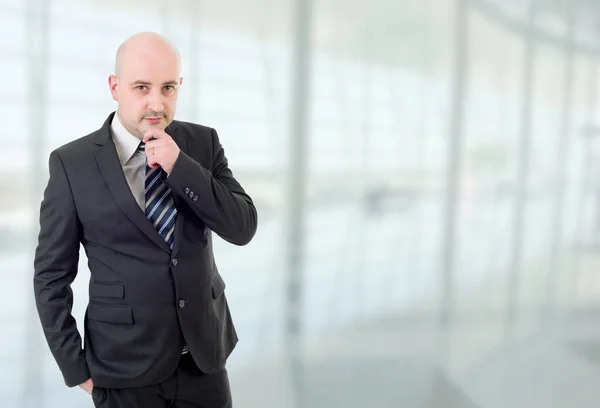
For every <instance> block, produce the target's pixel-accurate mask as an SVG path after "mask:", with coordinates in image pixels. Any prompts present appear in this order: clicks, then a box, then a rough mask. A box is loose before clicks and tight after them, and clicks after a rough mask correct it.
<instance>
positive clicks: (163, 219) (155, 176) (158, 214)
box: [138, 142, 177, 249]
mask: <svg viewBox="0 0 600 408" xmlns="http://www.w3.org/2000/svg"><path fill="white" fill-rule="evenodd" d="M145 147H146V144H145V143H144V142H142V143H140V146H139V147H138V150H141V151H142V152H144V149H145ZM161 173H163V169H162V168H161V167H157V168H155V169H153V168H151V167H149V166H148V165H147V164H146V177H145V181H144V191H145V193H144V196H145V199H146V218H148V220H149V221H150V222H151V223H152V225H153V226H154V228H156V230H157V231H158V234H159V235H160V236H161V237H163V239H164V240H165V242H166V243H167V244H168V245H169V247H170V248H171V249H173V243H174V241H175V219H176V218H177V208H175V201H174V200H173V193H172V192H171V189H170V188H169V187H168V186H167V185H166V184H165V183H163V181H162V180H161Z"/></svg>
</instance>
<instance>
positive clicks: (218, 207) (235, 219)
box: [165, 129, 257, 245]
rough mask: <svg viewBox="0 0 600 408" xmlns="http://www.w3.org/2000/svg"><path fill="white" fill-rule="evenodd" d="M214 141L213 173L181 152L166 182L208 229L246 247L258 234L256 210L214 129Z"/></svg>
mask: <svg viewBox="0 0 600 408" xmlns="http://www.w3.org/2000/svg"><path fill="white" fill-rule="evenodd" d="M212 142H213V143H212V145H213V167H212V169H211V170H208V169H206V168H204V167H202V166H201V165H200V164H199V163H198V162H196V161H195V160H194V159H192V158H191V157H189V156H188V155H187V154H185V153H183V152H180V153H179V156H178V157H177V161H176V162H175V165H174V166H173V170H172V171H171V173H170V174H169V176H168V177H167V178H166V180H165V182H166V184H167V185H168V186H169V187H170V188H171V190H172V191H173V193H174V194H178V195H179V196H180V197H182V198H183V199H184V200H185V202H187V203H188V204H189V206H190V207H191V208H192V210H193V211H194V213H195V214H196V215H198V217H200V218H201V219H202V220H203V221H204V223H205V224H206V225H207V226H208V228H210V229H211V230H213V231H214V232H215V233H217V234H218V235H219V236H220V237H221V238H223V239H224V240H226V241H228V242H230V243H232V244H236V245H246V244H247V243H248V242H250V240H251V239H252V237H254V234H255V233H256V224H257V213H256V208H255V207H254V203H253V202H252V199H251V198H250V196H248V194H246V192H245V191H244V189H243V188H242V186H240V184H239V183H238V182H237V180H236V179H235V178H234V177H233V174H232V172H231V170H230V169H229V167H228V165H227V158H226V157H225V152H224V150H223V146H221V143H220V142H219V138H218V136H217V132H216V131H215V130H214V129H213V130H212ZM186 191H188V193H186ZM191 193H193V194H191Z"/></svg>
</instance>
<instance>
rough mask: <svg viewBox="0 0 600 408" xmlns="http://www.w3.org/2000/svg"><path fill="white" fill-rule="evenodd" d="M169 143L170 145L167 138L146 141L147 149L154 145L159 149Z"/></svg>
mask: <svg viewBox="0 0 600 408" xmlns="http://www.w3.org/2000/svg"><path fill="white" fill-rule="evenodd" d="M167 145H168V142H166V141H165V139H161V140H158V139H157V140H150V141H149V142H146V150H147V149H152V148H153V147H154V148H156V149H158V148H159V147H163V146H167Z"/></svg>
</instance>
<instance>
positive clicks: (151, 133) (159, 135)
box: [143, 128, 169, 143]
mask: <svg viewBox="0 0 600 408" xmlns="http://www.w3.org/2000/svg"><path fill="white" fill-rule="evenodd" d="M153 137H154V138H155V139H164V138H165V137H169V135H167V134H166V133H165V132H164V131H162V130H160V129H155V128H150V129H148V130H147V131H146V132H144V139H143V141H144V143H145V142H147V141H149V140H150V139H152V138H153Z"/></svg>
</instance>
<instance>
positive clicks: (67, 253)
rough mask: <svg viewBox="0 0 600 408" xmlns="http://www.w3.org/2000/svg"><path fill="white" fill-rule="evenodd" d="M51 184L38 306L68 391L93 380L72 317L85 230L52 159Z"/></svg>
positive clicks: (39, 254) (38, 264) (37, 275)
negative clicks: (74, 283)
mask: <svg viewBox="0 0 600 408" xmlns="http://www.w3.org/2000/svg"><path fill="white" fill-rule="evenodd" d="M49 167H50V179H49V181H48V185H47V187H46V190H45V192H44V198H43V200H42V204H41V208H40V233H39V236H38V246H37V249H36V252H35V261H34V269H35V272H34V277H33V287H34V294H35V302H36V306H37V310H38V314H39V317H40V321H41V323H42V328H43V330H44V335H45V336H46V341H47V342H48V345H49V347H50V351H51V352H52V355H53V356H54V359H55V360H56V362H57V364H58V367H59V368H60V370H61V372H62V374H63V377H64V380H65V383H66V384H67V386H69V387H73V386H75V385H78V384H81V383H83V382H84V381H86V380H87V379H88V378H90V374H89V370H88V366H87V363H86V361H85V356H84V353H83V350H82V347H81V336H80V334H79V331H78V330H77V326H76V322H75V319H74V318H73V315H72V314H71V310H72V308H73V292H72V291H71V283H72V282H73V280H74V279H75V276H76V275H77V264H78V261H79V243H80V235H81V225H80V224H79V220H78V219H77V214H76V211H75V204H74V202H73V195H72V193H71V188H70V186H69V181H68V179H67V174H66V172H65V169H64V167H63V164H62V161H61V159H60V157H59V155H58V153H57V152H56V151H54V152H52V153H51V154H50V159H49Z"/></svg>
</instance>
